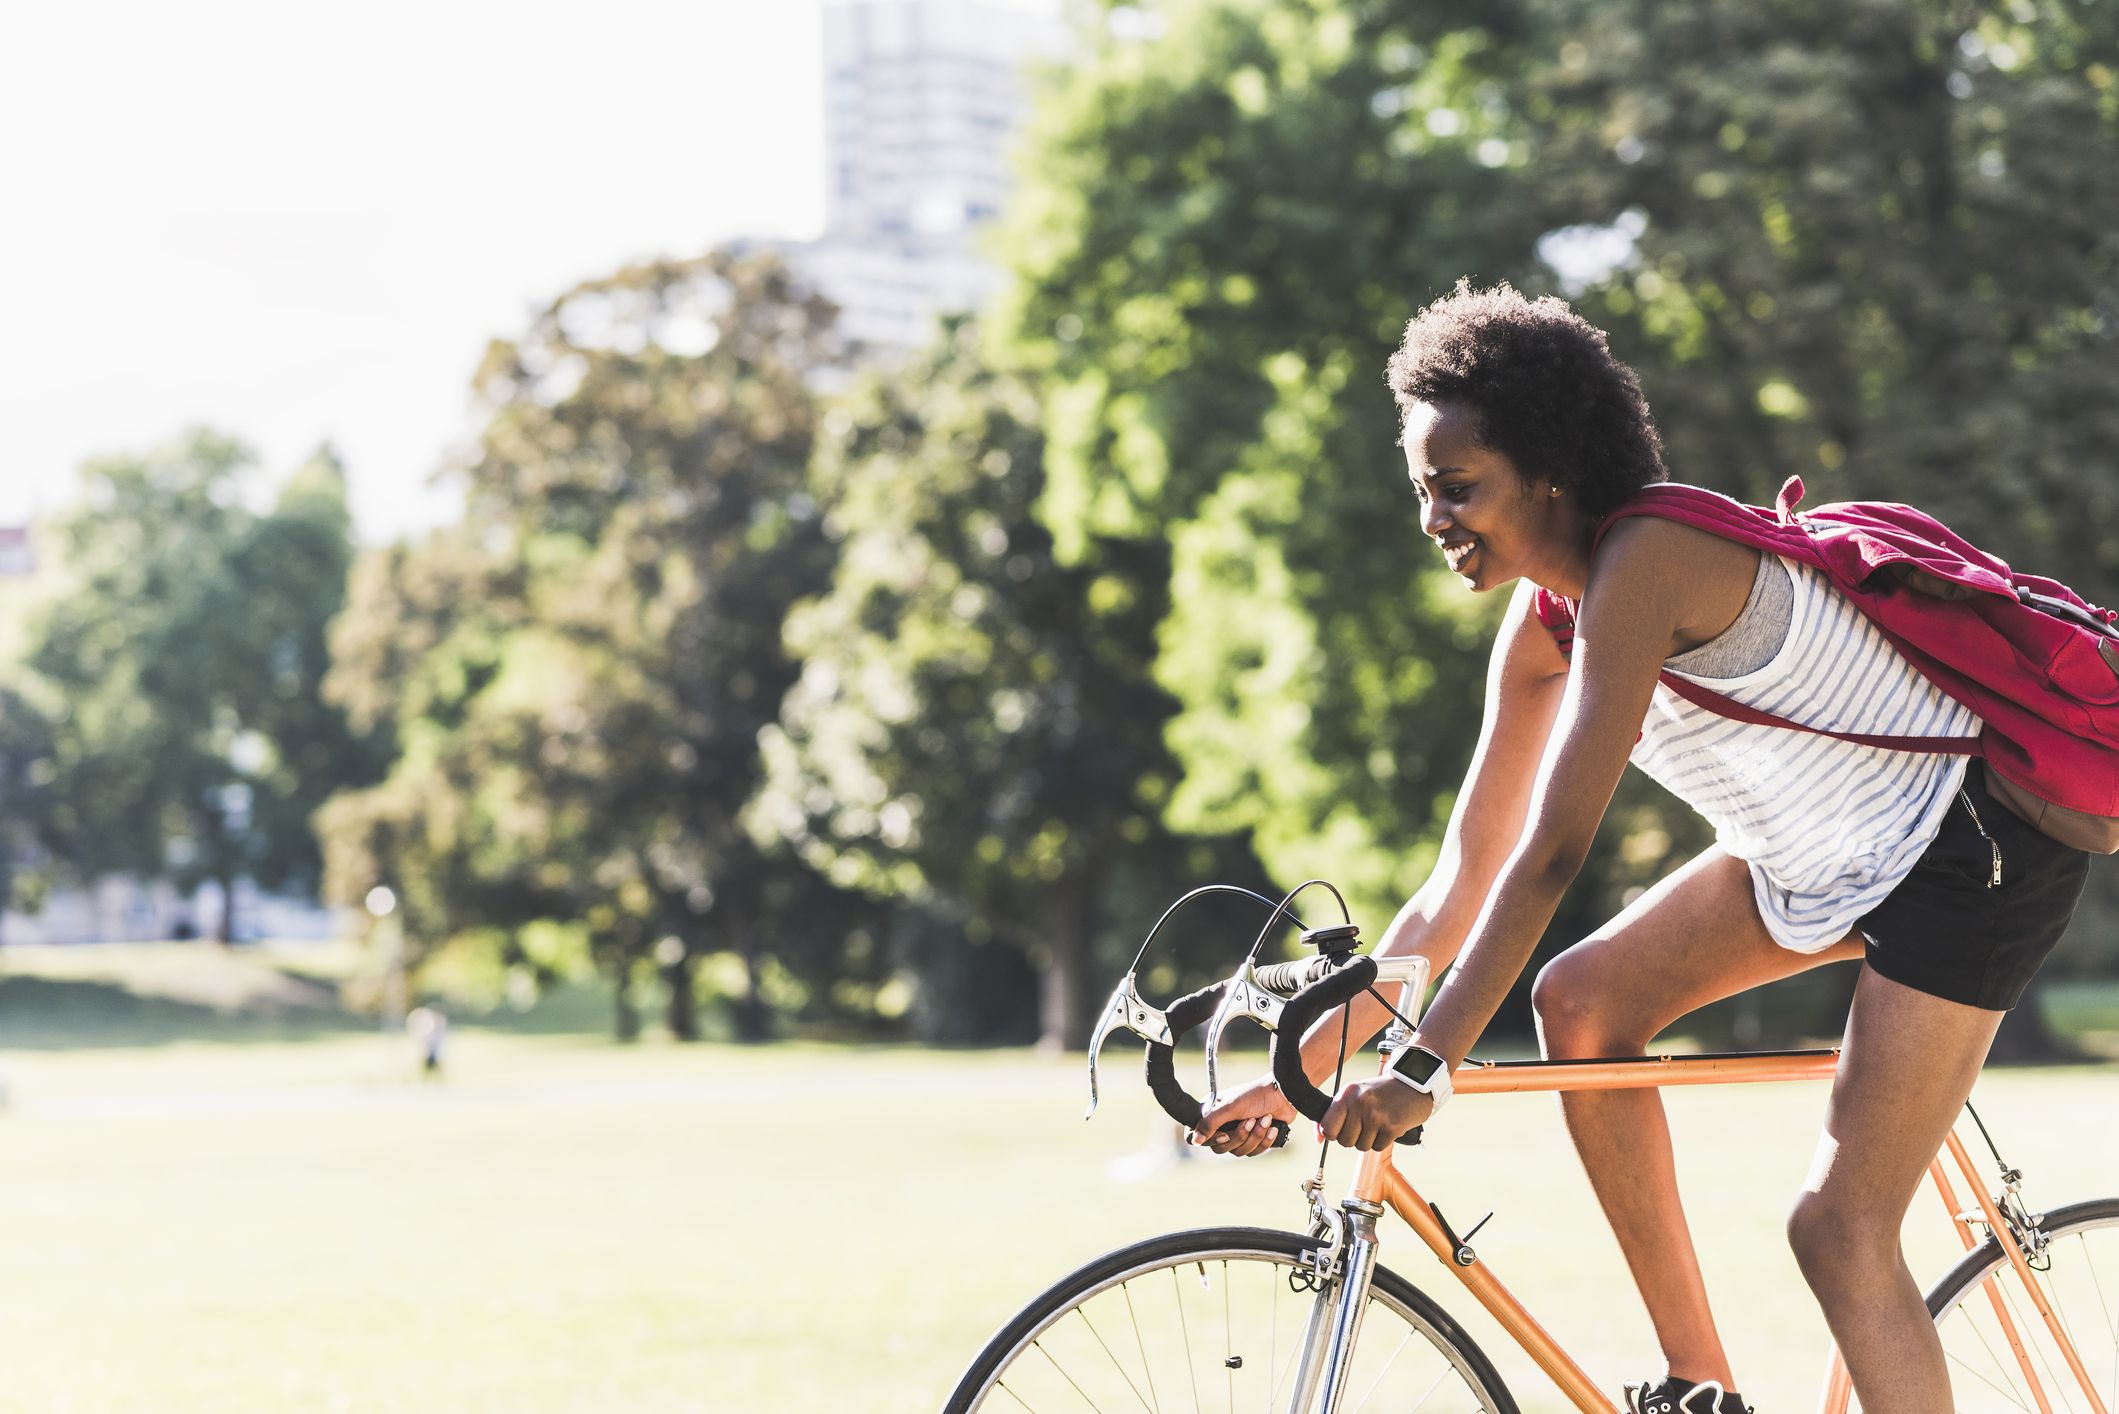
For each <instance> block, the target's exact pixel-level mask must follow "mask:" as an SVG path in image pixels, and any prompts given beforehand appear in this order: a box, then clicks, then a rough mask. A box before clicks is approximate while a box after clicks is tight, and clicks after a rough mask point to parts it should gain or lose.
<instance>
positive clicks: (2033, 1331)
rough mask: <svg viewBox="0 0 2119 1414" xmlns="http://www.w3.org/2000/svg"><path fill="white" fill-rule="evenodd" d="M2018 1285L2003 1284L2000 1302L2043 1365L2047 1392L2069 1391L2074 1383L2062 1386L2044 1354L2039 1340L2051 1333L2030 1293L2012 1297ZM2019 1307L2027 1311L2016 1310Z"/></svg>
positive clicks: (2049, 1357)
mask: <svg viewBox="0 0 2119 1414" xmlns="http://www.w3.org/2000/svg"><path fill="white" fill-rule="evenodd" d="M2003 1270H2004V1271H2005V1270H2007V1269H2006V1268H2004V1269H2003ZM2000 1275H2001V1273H2000V1272H1997V1273H1996V1279H1997V1280H1998V1279H1999V1277H2000ZM2019 1285H2020V1283H2011V1282H2003V1283H2002V1286H2001V1290H2002V1297H2001V1299H2002V1302H2003V1304H2005V1305H2007V1306H2008V1307H2009V1308H2010V1314H2011V1315H2012V1316H2013V1317H2014V1318H2015V1321H2016V1329H2017V1330H2018V1331H2019V1332H2021V1333H2022V1335H2023V1343H2024V1344H2025V1345H2028V1346H2030V1347H2031V1351H2032V1354H2033V1356H2034V1357H2035V1358H2036V1359H2037V1361H2038V1363H2039V1364H2040V1365H2043V1366H2044V1367H2045V1383H2046V1387H2047V1388H2048V1389H2049V1390H2050V1389H2060V1390H2066V1389H2069V1388H2070V1387H2072V1386H2073V1385H2074V1383H2075V1382H2074V1381H2073V1380H2072V1379H2070V1380H2068V1381H2067V1382H2066V1383H2065V1384H2063V1383H2061V1381H2060V1380H2059V1379H2058V1377H2056V1376H2055V1375H2054V1373H2053V1361H2052V1357H2051V1356H2050V1355H2048V1354H2047V1353H2046V1341H2045V1340H2044V1339H2041V1337H2049V1336H2050V1335H2051V1334H2052V1332H2051V1331H2049V1330H2047V1329H2046V1324H2045V1317H2043V1316H2041V1315H2039V1314H2038V1308H2037V1306H2036V1304H2035V1303H2034V1302H2033V1301H2032V1300H2031V1297H2030V1293H2029V1292H2028V1291H2025V1292H2024V1293H2023V1294H2022V1295H2021V1296H2014V1295H2013V1293H2014V1292H2015V1291H2016V1290H2017V1288H2018V1286H2019ZM2019 1306H2020V1307H2023V1308H2027V1309H2025V1310H2018V1309H2017V1308H2018V1307H2019ZM2026 1316H2028V1317H2029V1319H2028V1320H2026V1319H2025V1317H2026ZM2067 1405H2068V1408H2070V1409H2073V1408H2074V1401H2073V1400H2072V1399H2070V1400H2068V1401H2067Z"/></svg>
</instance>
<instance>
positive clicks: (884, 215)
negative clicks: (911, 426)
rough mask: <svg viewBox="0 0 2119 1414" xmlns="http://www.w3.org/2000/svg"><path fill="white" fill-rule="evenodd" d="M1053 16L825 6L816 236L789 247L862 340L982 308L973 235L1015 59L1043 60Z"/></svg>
mask: <svg viewBox="0 0 2119 1414" xmlns="http://www.w3.org/2000/svg"><path fill="white" fill-rule="evenodd" d="M1065 42H1066V28H1065V26H1064V25H1063V24H1062V22H1061V21H1060V19H1059V17H1058V16H1057V14H1056V13H1054V12H1052V11H1050V10H1045V11H1039V10H1034V9H1027V8H1024V7H1023V6H1021V5H1014V6H1009V5H999V4H992V3H982V2H981V0H828V2H827V4H826V5H825V8H824V102H825V119H824V142H825V165H826V183H827V185H826V192H825V230H824V235H823V238H822V239H821V240H818V241H814V242H811V243H809V244H807V245H804V246H800V247H797V248H795V249H792V250H790V251H789V252H788V253H789V255H790V256H791V257H792V258H793V259H794V261H795V263H796V264H797V266H798V267H799V268H800V269H801V270H802V272H803V273H804V274H806V275H807V276H808V277H809V278H810V279H811V280H812V281H814V282H815V283H816V285H817V286H818V288H820V289H821V290H822V291H823V292H824V293H825V294H826V295H827V296H829V297H830V298H831V299H832V300H833V301H834V302H835V303H837V304H838V305H839V307H840V309H841V311H842V314H841V329H842V330H843V332H844V333H845V334H846V336H847V338H848V339H850V340H852V341H853V342H855V343H856V344H859V345H864V346H868V347H870V348H874V349H881V350H889V349H906V348H911V347H914V346H917V345H918V344H921V343H923V342H925V341H926V339H927V338H928V337H929V336H930V335H931V333H932V331H933V327H934V322H935V320H936V318H937V317H938V316H940V315H942V314H945V313H950V312H954V311H958V310H966V309H975V308H977V307H978V306H979V305H980V304H982V303H984V301H985V300H986V298H987V296H989V295H990V294H991V293H992V292H993V289H994V286H995V284H996V282H997V281H998V278H999V275H998V272H997V271H996V270H995V269H994V268H993V267H992V265H991V264H989V263H988V262H987V261H986V260H984V259H983V258H982V257H981V255H980V252H979V249H978V239H979V231H980V228H981V227H982V226H984V225H985V224H986V222H988V221H990V220H991V219H992V218H993V216H994V215H995V214H996V213H997V212H998V211H999V210H1000V207H1001V203H1002V202H1003V200H1005V198H1006V196H1007V193H1008V189H1009V187H1010V186H1011V185H1012V183H1013V171H1012V168H1011V165H1010V160H1009V159H1010V144H1011V142H1012V140H1013V138H1014V136H1015V134H1016V131H1017V129H1018V128H1019V127H1020V126H1021V123H1022V120H1023V118H1024V116H1025V114H1026V113H1027V111H1028V107H1029V97H1030V95H1029V82H1028V75H1027V72H1026V70H1027V67H1028V66H1029V65H1030V64H1032V63H1035V62H1038V61H1040V60H1052V59H1056V58H1058V57H1059V56H1060V55H1061V54H1062V53H1063V51H1064V48H1065Z"/></svg>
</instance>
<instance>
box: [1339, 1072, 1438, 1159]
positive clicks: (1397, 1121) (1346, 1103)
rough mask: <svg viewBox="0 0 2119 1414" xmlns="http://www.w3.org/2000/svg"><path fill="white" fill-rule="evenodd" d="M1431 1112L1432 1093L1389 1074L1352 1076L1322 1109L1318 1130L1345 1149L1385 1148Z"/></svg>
mask: <svg viewBox="0 0 2119 1414" xmlns="http://www.w3.org/2000/svg"><path fill="white" fill-rule="evenodd" d="M1434 1112H1435V1101H1434V1097H1433V1096H1431V1095H1427V1094H1424V1093H1422V1092H1421V1091H1418V1090H1415V1089H1414V1088H1413V1087H1412V1086H1410V1085H1408V1084H1406V1083H1405V1082H1404V1081H1402V1080H1399V1079H1396V1078H1394V1077H1392V1076H1389V1075H1379V1076H1377V1077H1375V1078H1374V1079H1373V1080H1356V1081H1353V1082H1352V1083H1351V1084H1349V1085H1348V1086H1347V1087H1346V1088H1345V1089H1343V1090H1341V1091H1340V1092H1339V1096H1338V1098H1337V1099H1335V1100H1333V1101H1332V1107H1331V1108H1330V1109H1328V1110H1326V1111H1325V1112H1324V1122H1323V1123H1322V1124H1320V1125H1318V1126H1317V1128H1318V1132H1319V1133H1321V1134H1322V1135H1323V1136H1324V1137H1325V1138H1326V1139H1329V1140H1331V1141H1332V1142H1333V1143H1335V1144H1344V1145H1346V1146H1347V1147H1348V1148H1349V1149H1388V1148H1389V1147H1390V1146H1391V1145H1392V1143H1393V1142H1395V1141H1396V1140H1397V1138H1398V1136H1399V1135H1401V1134H1403V1133H1405V1131H1407V1130H1408V1129H1411V1128H1412V1127H1413V1126H1414V1125H1416V1124H1425V1123H1426V1122H1427V1117H1428V1116H1429V1115H1431V1114H1433V1113H1434Z"/></svg>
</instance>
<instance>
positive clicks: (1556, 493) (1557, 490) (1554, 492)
mask: <svg viewBox="0 0 2119 1414" xmlns="http://www.w3.org/2000/svg"><path fill="white" fill-rule="evenodd" d="M1551 494H1553V495H1555V496H1557V495H1559V494H1560V488H1559V487H1557V486H1555V487H1553V488H1552V492H1551Z"/></svg>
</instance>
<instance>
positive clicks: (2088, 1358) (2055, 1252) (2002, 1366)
mask: <svg viewBox="0 0 2119 1414" xmlns="http://www.w3.org/2000/svg"><path fill="white" fill-rule="evenodd" d="M2035 1233H2036V1238H2035V1240H2034V1245H2035V1247H2036V1250H2035V1251H2033V1252H2029V1253H2027V1254H2026V1256H2027V1257H2028V1258H2029V1260H2030V1263H2031V1267H2032V1276H2033V1279H2034V1280H2035V1281H2036V1282H2037V1284H2038V1289H2039V1291H2040V1293H2041V1294H2043V1296H2044V1297H2045V1300H2046V1304H2047V1305H2048V1306H2049V1307H2051V1308H2052V1311H2053V1315H2054V1318H2055V1320H2056V1322H2057V1323H2058V1324H2059V1326H2060V1329H2061V1334H2062V1335H2063V1336H2064V1337H2065V1338H2066V1340H2067V1342H2068V1343H2069V1344H2070V1345H2072V1346H2074V1348H2075V1352H2076V1354H2077V1355H2078V1356H2079V1357H2080V1360H2081V1363H2082V1365H2083V1366H2084V1368H2085V1369H2086V1371H2087V1372H2088V1374H2089V1376H2090V1382H2091V1384H2092V1385H2093V1386H2094V1387H2095V1389H2096V1391H2097V1395H2098V1398H2099V1400H2101V1402H2102V1405H2103V1407H2104V1409H2106V1410H2107V1411H2114V1414H2119V1198H2099V1199H2095V1200H2093V1201H2091V1202H2087V1203H2070V1204H2069V1205H2068V1206H2066V1207H2064V1208H2055V1209H2053V1210H2052V1211H2051V1212H2049V1213H2046V1214H2044V1215H2043V1216H2042V1217H2041V1218H2040V1219H2039V1220H2038V1223H2037V1226H2036V1228H2035ZM1989 1277H1992V1278H1993V1280H1992V1281H1991V1282H1990V1281H1989V1280H1988V1278H1989ZM1928 1311H1929V1313H1930V1314H1931V1315H1933V1316H1934V1318H1935V1327H1936V1330H1937V1331H1938V1332H1939V1333H1940V1334H1941V1336H1942V1344H1943V1354H1944V1355H1945V1357H1946V1358H1947V1359H1948V1361H1949V1365H1950V1393H1951V1396H1952V1401H1953V1403H1954V1404H1955V1406H1956V1411H1957V1414H1996V1412H1998V1411H2004V1410H2009V1411H2013V1410H2034V1411H2035V1410H2040V1409H2044V1408H2047V1407H2050V1408H2051V1409H2052V1410H2053V1411H2055V1414H2060V1411H2063V1410H2065V1411H2069V1414H2073V1412H2074V1411H2078V1410H2079V1411H2084V1412H2085V1414H2087V1411H2090V1410H2093V1409H2095V1408H2096V1407H2097V1406H2096V1405H2095V1404H2093V1403H2092V1402H2091V1401H2090V1398H2089V1396H2088V1395H2086V1394H2085V1393H2084V1392H2083V1389H2082V1385H2081V1382H2080V1381H2079V1380H2078V1379H2076V1377H2075V1376H2074V1374H2073V1373H2072V1372H2071V1371H2070V1369H2069V1367H2068V1363H2067V1360H2066V1358H2065V1356H2064V1354H2063V1352H2062V1347H2061V1344H2060V1341H2059V1340H2057V1339H2055V1338H2054V1336H2053V1334H2052V1332H2051V1330H2050V1329H2049V1328H2048V1326H2047V1325H2046V1322H2045V1318H2044V1317H2043V1316H2042V1315H2041V1314H2040V1313H2039V1310H2038V1307H2037V1305H2036V1304H2035V1303H2034V1302H2033V1301H2032V1300H2031V1298H2030V1295H2029V1293H2028V1292H2026V1291H2025V1290H2024V1287H2023V1282H2022V1281H2021V1280H2020V1279H2019V1278H2018V1277H2017V1275H2016V1273H2015V1271H2014V1270H2013V1269H2012V1267H2011V1264H2010V1262H2009V1260H2008V1258H2007V1256H2006V1255H2005V1254H2004V1252H2003V1251H2002V1249H2001V1247H2000V1245H1999V1244H1998V1243H1996V1242H1995V1240H1994V1238H1993V1237H1992V1236H1991V1235H1989V1236H1988V1238H1987V1240H1986V1241H1984V1242H1982V1243H1980V1244H1979V1245H1978V1246H1977V1247H1975V1248H1973V1249H1972V1250H1971V1251H1969V1252H1967V1253H1965V1255H1964V1259H1963V1260H1962V1261H1960V1262H1959V1263H1958V1264H1957V1265H1956V1266H1954V1267H1952V1268H1951V1269H1950V1270H1949V1272H1948V1273H1946V1274H1945V1275H1944V1277H1943V1279H1942V1280H1941V1281H1939V1282H1937V1283H1936V1284H1935V1287H1934V1289H1933V1290H1932V1291H1930V1292H1929V1293H1928ZM2012 1333H2013V1336H2014V1339H2013V1340H2012V1339H2011V1334H2012ZM2026 1367H2028V1369H2029V1372H2030V1373H2029V1374H2026V1373H2025V1371H2026ZM2034 1381H2035V1388H2034ZM2041 1392H2042V1393H2043V1395H2044V1398H2043V1399H2042V1400H2041V1399H2040V1398H2039V1397H2038V1396H2039V1394H2040V1393H2041Z"/></svg>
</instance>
